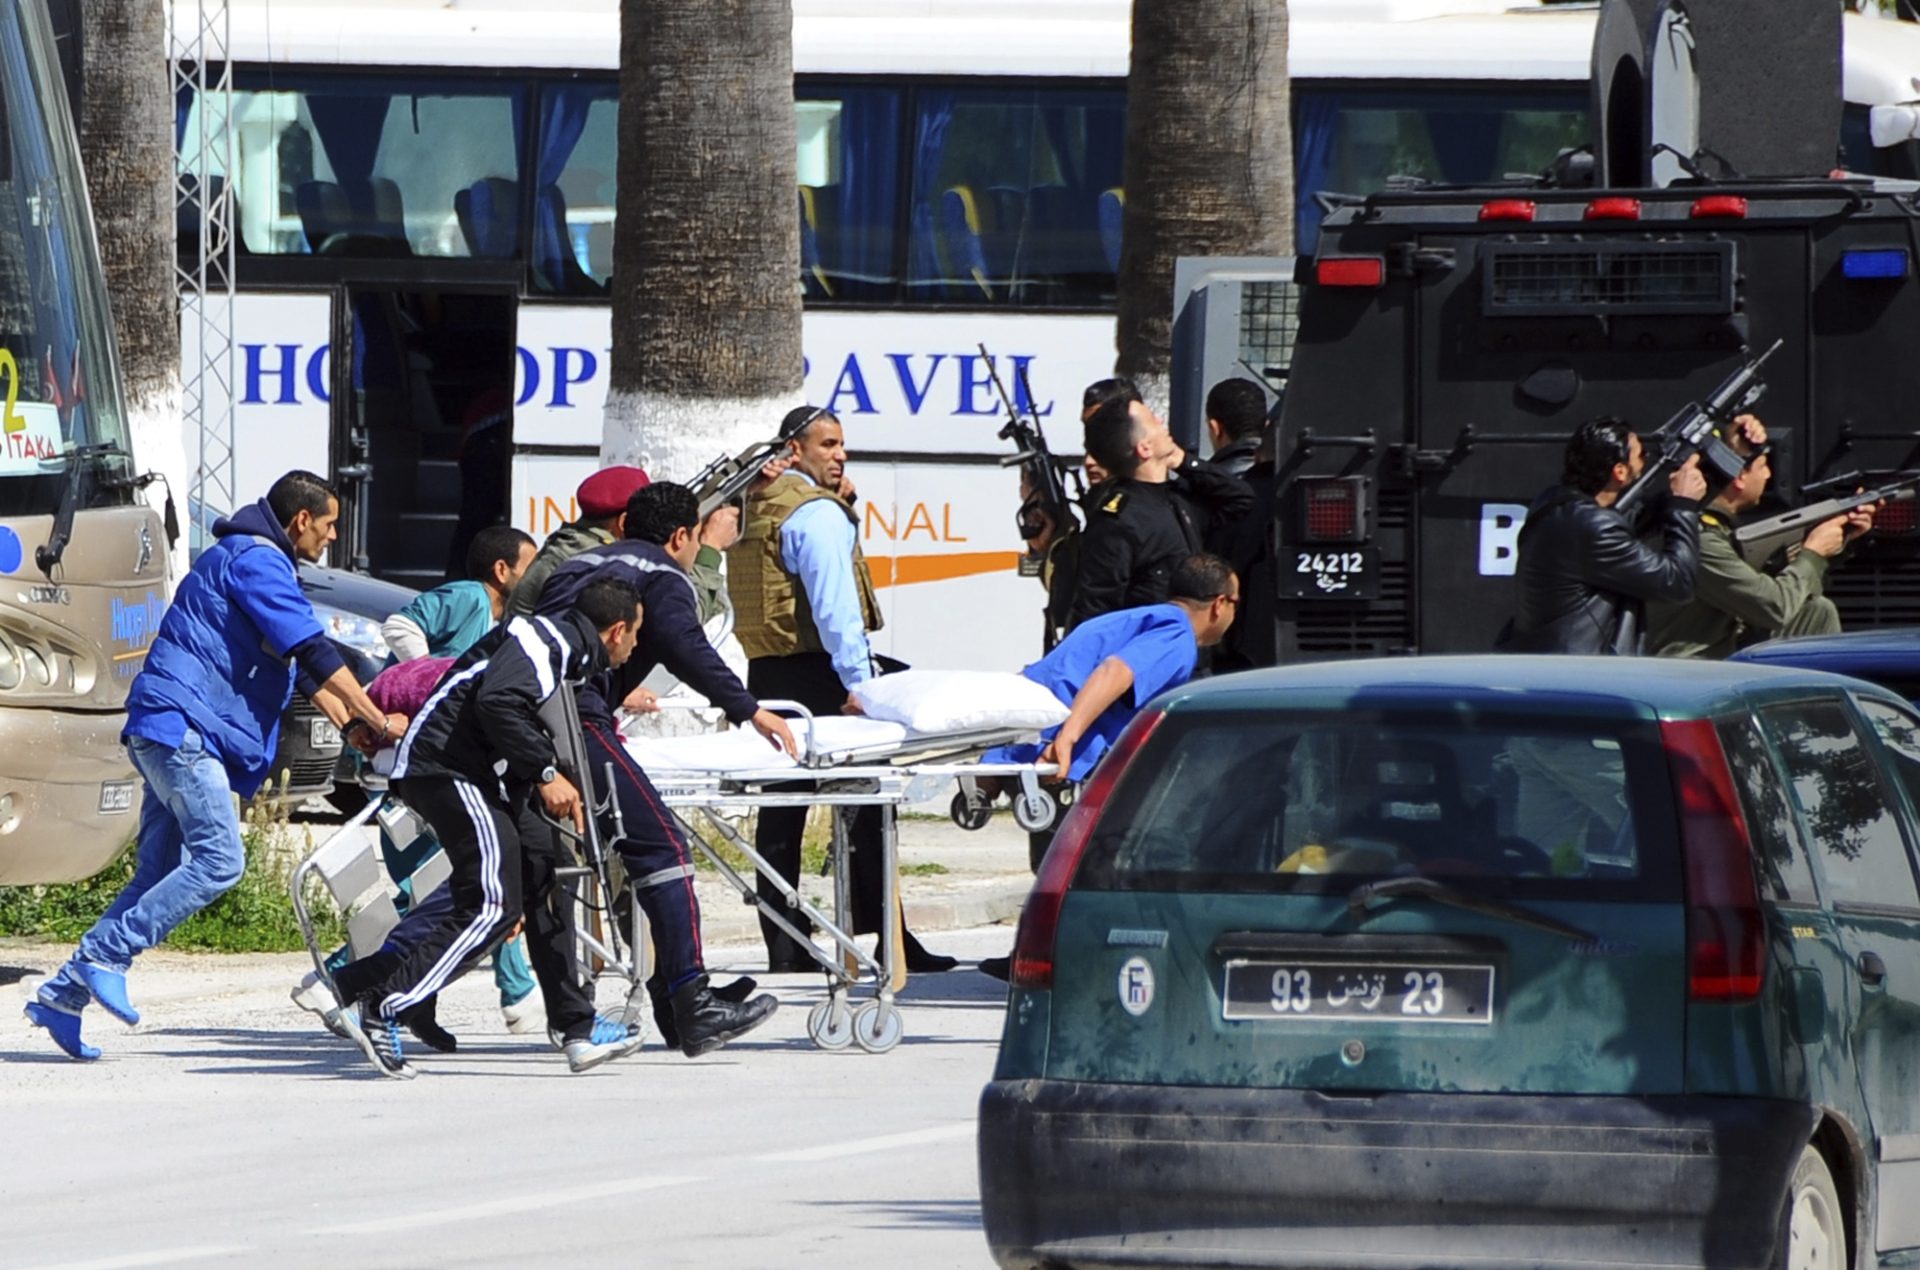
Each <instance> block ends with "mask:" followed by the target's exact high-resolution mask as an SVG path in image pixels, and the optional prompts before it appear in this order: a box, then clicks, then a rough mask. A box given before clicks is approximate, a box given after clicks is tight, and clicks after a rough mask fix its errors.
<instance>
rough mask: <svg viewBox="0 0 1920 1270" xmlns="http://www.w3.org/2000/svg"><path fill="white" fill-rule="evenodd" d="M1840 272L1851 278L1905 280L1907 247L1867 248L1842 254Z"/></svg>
mask: <svg viewBox="0 0 1920 1270" xmlns="http://www.w3.org/2000/svg"><path fill="white" fill-rule="evenodd" d="M1840 272H1841V273H1842V274H1843V275H1844V276H1846V277H1849V278H1861V279H1865V278H1904V277H1906V276H1907V249H1906V248H1905V247H1865V248H1855V249H1854V250H1852V251H1843V252H1841V253H1840Z"/></svg>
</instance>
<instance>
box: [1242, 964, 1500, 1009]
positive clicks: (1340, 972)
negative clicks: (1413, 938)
mask: <svg viewBox="0 0 1920 1270" xmlns="http://www.w3.org/2000/svg"><path fill="white" fill-rule="evenodd" d="M1221 1009H1222V1012H1223V1013H1224V1015H1225V1017H1227V1018H1229V1019H1237V1020H1246V1021H1248V1022H1268V1023H1297V1022H1300V1021H1302V1020H1307V1019H1372V1020H1378V1021H1379V1022H1382V1023H1475V1024H1481V1025H1485V1024H1489V1023H1491V1022H1493V967H1492V966H1476V965H1458V964H1448V965H1442V964H1425V963H1416V962H1412V961H1391V962H1388V961H1366V962H1351V961H1274V960H1257V961H1256V960H1252V959H1248V958H1234V959H1232V960H1230V961H1228V962H1227V963H1226V983H1225V987H1224V991H1223V992H1222V993H1221Z"/></svg>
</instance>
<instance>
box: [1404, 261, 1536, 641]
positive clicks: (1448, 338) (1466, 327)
mask: <svg viewBox="0 0 1920 1270" xmlns="http://www.w3.org/2000/svg"><path fill="white" fill-rule="evenodd" d="M1481 241H1484V240H1479V239H1476V238H1474V237H1472V236H1461V237H1449V236H1434V235H1425V236H1422V238H1421V240H1420V247H1421V249H1422V254H1423V255H1424V256H1425V257H1426V258H1427V259H1428V260H1429V261H1433V262H1443V263H1439V264H1434V265H1431V266H1430V267H1429V268H1427V269H1426V270H1425V271H1424V272H1423V274H1422V279H1421V286H1420V288H1419V301H1418V304H1417V305H1416V309H1417V315H1416V317H1415V319H1414V321H1415V331H1414V336H1413V348H1414V379H1415V382H1414V385H1413V393H1412V400H1413V418H1412V420H1411V421H1410V424H1411V426H1410V428H1409V434H1410V436H1411V438H1412V441H1411V444H1409V445H1407V446H1405V447H1404V448H1403V449H1402V451H1401V452H1400V453H1399V454H1396V455H1390V456H1389V458H1390V460H1392V461H1394V462H1395V464H1396V466H1398V468H1399V469H1400V471H1401V472H1403V473H1405V474H1407V475H1408V476H1409V478H1410V479H1411V480H1412V482H1413V485H1414V489H1415V495H1414V507H1415V511H1414V518H1415V525H1414V529H1415V547H1414V558H1415V560H1414V563H1415V577H1416V578H1417V579H1418V581H1417V583H1416V587H1417V591H1418V597H1417V602H1416V604H1415V606H1414V611H1415V614H1416V620H1417V622H1418V636H1417V638H1418V643H1419V647H1420V650H1421V651H1422V652H1429V653H1472V652H1486V651H1488V650H1490V649H1491V648H1492V647H1493V646H1494V642H1495V640H1496V639H1497V637H1498V636H1499V634H1500V630H1501V628H1502V627H1503V626H1504V625H1505V624H1506V621H1507V619H1508V618H1509V617H1511V616H1512V615H1513V612H1514V610H1515V608H1516V606H1517V602H1518V599H1519V585H1518V581H1517V578H1516V576H1515V566H1516V564H1517V563H1518V559H1519V553H1518V549H1517V542H1518V538H1519V534H1520V526H1521V525H1522V524H1523V523H1524V522H1525V520H1526V511H1527V505H1528V504H1529V503H1530V502H1531V501H1532V500H1533V498H1534V496H1535V495H1536V494H1538V493H1539V492H1540V490H1541V489H1542V488H1543V487H1544V486H1546V485H1547V484H1549V483H1551V482H1552V481H1553V479H1554V478H1555V477H1557V476H1558V474H1559V471H1560V458H1561V454H1562V452H1563V451H1564V450H1565V448H1566V441H1567V434H1568V433H1569V432H1570V431H1571V430H1572V425H1571V424H1570V423H1568V422H1566V414H1565V407H1566V402H1565V401H1563V400H1560V398H1562V397H1563V396H1565V395H1567V394H1570V393H1571V392H1572V391H1573V387H1572V384H1571V383H1570V382H1569V375H1570V372H1568V371H1565V370H1562V369H1561V368H1562V367H1565V366H1566V365H1567V363H1566V362H1565V361H1564V359H1563V358H1562V357H1561V356H1560V355H1559V352H1558V350H1553V349H1531V348H1527V347H1525V344H1526V342H1527V340H1528V335H1527V332H1526V331H1525V330H1524V329H1521V330H1511V329H1508V330H1492V331H1490V330H1489V328H1490V327H1512V326H1519V325H1520V324H1517V323H1509V322H1500V323H1493V322H1489V321H1487V320H1485V319H1484V318H1483V316H1482V313H1481V307H1482V284H1481V273H1480V269H1481V264H1480V261H1479V259H1478V253H1477V247H1478V244H1479V243H1480V242H1481ZM1490 337H1491V338H1490Z"/></svg>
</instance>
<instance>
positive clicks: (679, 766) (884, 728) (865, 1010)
mask: <svg viewBox="0 0 1920 1270" xmlns="http://www.w3.org/2000/svg"><path fill="white" fill-rule="evenodd" d="M761 704H762V705H763V706H765V707H766V708H768V709H771V710H774V711H776V712H778V713H780V714H783V715H786V716H788V718H789V721H790V724H791V725H792V727H793V732H794V739H795V741H796V742H797V743H798V745H799V747H800V755H799V757H798V758H789V757H788V756H786V755H785V754H782V753H780V752H778V751H776V750H773V749H772V748H771V747H770V746H769V745H768V743H767V742H766V741H765V740H764V739H763V738H761V737H760V736H759V735H758V734H757V733H754V732H752V731H747V730H740V729H736V730H734V731H730V732H721V733H712V734H708V735H704V736H694V737H678V738H670V739H654V738H647V737H628V738H627V740H626V744H627V748H628V750H629V752H631V753H632V755H633V757H634V759H635V761H636V762H638V763H639V764H640V766H641V768H642V769H643V770H645V771H646V773H647V776H648V778H649V779H650V780H652V782H653V784H654V787H655V788H656V789H657V790H658V791H659V793H660V796H661V799H662V801H664V802H665V803H666V805H667V806H668V807H669V808H671V809H672V810H673V812H674V814H675V815H676V816H677V817H679V818H680V821H681V825H682V827H683V829H685V830H686V831H687V837H688V840H689V842H691V843H692V845H693V846H694V848H695V849H696V850H698V851H699V852H701V853H702V854H703V855H704V856H705V857H706V858H707V859H708V860H709V861H710V862H711V863H712V864H713V866H714V868H715V869H717V870H718V871H719V872H720V874H721V875H722V876H723V877H725V878H726V880H727V881H728V882H729V883H731V884H732V885H733V887H734V888H735V889H736V890H738V891H739V892H740V895H741V897H742V899H744V900H745V901H746V902H747V903H749V904H752V905H754V906H755V907H756V908H758V909H759V910H760V913H761V914H762V915H763V916H764V917H765V918H766V919H767V920H768V921H770V922H772V923H773V924H774V925H775V926H777V927H779V928H780V929H781V930H783V931H785V932H786V933H787V934H788V935H789V936H791V937H792V938H793V939H794V940H796V941H797V942H798V943H800V944H801V945H802V946H803V947H805V948H806V949H807V950H808V951H809V953H811V955H812V956H813V959H814V960H815V961H816V962H818V963H819V964H820V967H821V969H822V970H823V971H824V972H825V974H826V976H827V999H826V1000H825V1001H823V1002H821V1003H820V1004H819V1005H817V1006H815V1007H814V1008H813V1010H812V1011H811V1013H809V1015H808V1016H807V1035H808V1036H809V1037H811V1038H812V1039H813V1042H814V1044H816V1045H818V1046H819V1047H820V1048H822V1049H827V1050H842V1049H846V1048H847V1047H848V1046H850V1045H851V1046H858V1047H859V1048H861V1049H863V1050H866V1051H868V1052H869V1053H884V1052H885V1051H887V1050H890V1049H892V1048H893V1047H894V1046H895V1045H898V1044H899V1043H900V1039H901V1037H902V1035H903V1034H904V1024H903V1021H902V1018H901V1013H900V1010H899V1009H898V1007H897V1006H896V1005H895V1004H894V998H895V994H896V993H897V992H898V990H899V989H900V988H901V987H902V986H904V984H905V981H906V976H905V973H904V971H905V962H904V957H903V951H902V948H901V940H900V922H899V912H900V897H899V891H898V886H897V878H898V871H899V838H898V834H897V830H896V823H895V822H896V818H895V817H893V816H887V817H884V818H883V820H884V826H885V827H884V830H883V834H882V839H881V841H882V850H883V852H884V858H883V860H882V864H881V874H880V875H881V878H882V882H881V911H882V912H883V913H884V914H888V915H890V916H889V917H888V918H886V919H884V920H883V921H882V922H881V930H880V938H879V941H878V946H877V948H876V949H875V950H874V952H873V953H871V954H869V953H867V952H866V951H864V950H863V949H862V948H861V946H860V945H859V944H858V943H857V942H856V941H855V939H854V936H853V935H852V934H851V933H850V927H851V911H852V903H851V894H850V886H849V882H848V878H849V876H850V875H849V866H850V856H851V850H852V848H851V843H850V840H849V837H848V833H847V828H848V826H847V820H848V817H847V815H846V813H847V812H848V811H849V810H851V809H853V808H858V807H876V806H877V807H894V808H898V807H900V806H901V805H903V804H907V803H922V802H926V801H928V800H930V799H933V798H936V797H938V796H939V795H940V793H941V792H942V791H943V790H944V789H945V788H947V787H948V786H949V785H951V784H952V783H954V782H956V781H959V782H963V783H965V785H966V788H964V789H963V790H962V793H961V794H960V795H959V797H958V798H957V799H956V801H955V819H956V820H959V819H960V814H959V813H960V810H961V807H962V801H963V800H966V799H968V798H969V797H970V796H972V795H974V790H973V788H972V784H973V782H975V781H977V780H978V779H979V778H981V777H989V776H991V777H998V778H1002V779H1004V780H1006V781H1008V782H1010V783H1012V784H1013V785H1015V786H1016V792H1015V794H1014V799H1013V802H1014V815H1015V818H1016V820H1017V821H1018V822H1019V823H1020V825H1021V827H1022V828H1024V829H1027V830H1029V831H1039V830H1044V829H1046V828H1047V827H1049V826H1050V825H1051V824H1052V821H1053V817H1054V815H1055V813H1056V804H1055V803H1054V801H1053V800H1052V799H1051V798H1049V797H1048V796H1047V794H1046V793H1045V792H1044V791H1043V790H1042V789H1041V788H1040V779H1041V778H1042V777H1043V776H1050V775H1052V774H1053V771H1054V769H1053V767H1052V766H1051V765H1039V764H1020V763H1001V762H986V761H984V759H983V758H982V755H983V754H984V753H985V752H986V751H988V750H991V749H994V748H996V747H998V746H1003V745H1012V744H1017V743H1019V742H1022V741H1031V740H1033V739H1034V737H1035V735H1036V734H1035V732H1034V731H1033V730H1032V729H1016V728H982V729H975V730H969V731H964V732H953V733H940V734H929V733H916V732H910V731H908V730H907V729H906V728H905V727H902V726H901V725H899V724H895V723H885V722H881V721H878V720H873V719H866V718H848V717H818V718H816V717H815V716H814V715H813V714H812V713H811V712H810V711H808V710H807V709H806V708H805V707H803V706H800V705H798V704H796V703H793V702H786V701H763V702H761ZM975 801H976V802H977V801H978V800H977V798H976V799H975ZM968 805H969V806H972V804H968ZM814 806H827V807H831V808H832V809H833V838H832V846H831V851H832V857H831V858H832V867H833V879H834V884H833V913H832V915H831V916H829V915H827V914H826V913H823V912H821V911H820V909H819V908H818V907H817V906H816V905H814V904H813V903H811V902H810V901H808V900H807V899H805V898H804V897H803V896H802V895H801V894H800V893H799V891H798V890H797V889H796V888H795V887H794V886H793V885H792V884H790V883H789V882H787V880H786V879H784V878H782V877H781V876H780V874H779V873H778V872H777V871H776V870H775V869H774V867H773V866H772V865H771V864H770V863H769V862H768V861H767V860H766V858H765V857H763V856H762V855H761V854H760V853H759V852H758V851H757V850H755V848H754V845H753V842H752V841H751V840H750V839H749V838H748V837H747V835H745V834H744V833H742V832H741V831H740V830H739V829H738V828H737V827H736V826H735V825H734V824H733V823H732V822H731V821H730V820H729V819H728V818H727V816H726V815H725V814H724V813H725V812H726V811H727V810H729V809H759V808H765V807H814ZM690 821H698V822H700V823H701V824H703V825H704V826H705V827H706V828H708V829H709V830H711V831H712V832H713V833H714V834H715V835H717V836H718V837H719V838H721V839H723V840H725V841H726V842H727V843H728V844H729V845H731V846H732V847H733V848H734V849H735V850H737V851H738V852H740V854H741V855H743V856H745V857H746V859H747V861H748V863H749V864H750V866H751V874H752V875H753V876H748V875H747V874H744V873H742V872H741V871H740V870H738V869H736V868H734V867H733V865H732V864H731V863H730V862H729V861H728V860H727V858H726V857H724V856H722V855H721V854H720V853H719V852H718V851H717V850H715V849H714V847H713V846H712V845H711V844H710V842H709V841H708V838H707V836H706V835H704V834H702V833H699V832H697V831H696V830H695V828H694V825H693V824H692V823H690ZM973 827H977V826H973ZM754 877H759V878H765V879H767V880H768V881H769V882H770V883H771V884H772V885H773V886H774V887H775V888H776V889H777V890H778V891H779V892H780V894H781V895H782V896H783V897H784V898H785V899H786V901H787V902H788V903H789V904H791V905H792V906H793V907H794V908H797V909H798V910H799V911H800V912H802V913H804V914H805V915H806V918H807V920H808V921H809V922H811V923H812V924H813V925H814V926H815V927H817V928H818V929H819V932H820V934H821V937H822V938H823V940H824V941H825V942H824V943H818V942H815V940H814V939H812V938H811V937H809V935H808V933H807V932H805V931H803V930H800V929H797V928H796V926H795V924H794V923H793V922H791V921H789V920H788V918H787V916H786V914H785V913H784V912H782V911H780V910H778V909H776V908H775V907H774V906H772V905H770V904H768V903H765V902H764V901H762V900H761V899H760V896H759V892H758V890H757V888H756V886H755V884H754ZM863 982H870V983H871V986H872V990H873V995H872V997H871V998H870V999H869V1000H867V1001H865V1002H863V1003H861V1004H860V1005H858V1006H857V1007H856V1006H854V1005H853V1004H852V1003H851V1001H850V997H851V996H852V994H853V991H854V989H855V988H856V987H857V986H859V985H861V984H862V983H863Z"/></svg>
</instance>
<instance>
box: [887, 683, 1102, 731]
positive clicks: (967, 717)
mask: <svg viewBox="0 0 1920 1270" xmlns="http://www.w3.org/2000/svg"><path fill="white" fill-rule="evenodd" d="M853 699H854V700H855V701H857V702H859V703H860V708H861V709H862V710H864V711H866V713H867V717H868V718H871V719H887V720H889V721H891V722H894V723H904V724H905V725H906V726H907V727H908V728H909V729H910V730H912V731H914V732H972V731H975V730H978V729H983V728H1033V729H1036V730H1037V729H1041V728H1050V727H1054V726H1055V725H1057V724H1061V723H1065V722H1066V719H1067V707H1066V706H1064V705H1062V704H1060V699H1059V698H1058V697H1055V696H1054V695H1053V694H1052V693H1051V692H1049V691H1048V690H1047V689H1045V688H1043V687H1041V686H1040V685H1039V684H1037V683H1035V682H1033V680H1031V679H1029V678H1027V677H1026V676H1025V675H1015V674H1009V673H1007V672H1005V671H999V670H903V671H901V672H900V673H899V674H897V675H881V676H880V677H879V678H877V679H869V680H867V682H865V683H863V684H861V685H860V686H859V687H858V688H855V689H854V690H853Z"/></svg>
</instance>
